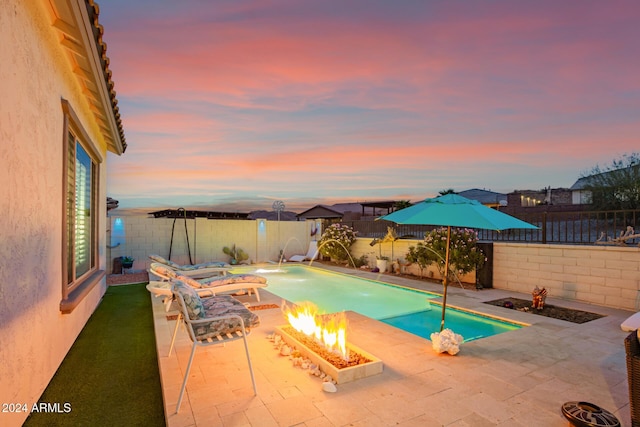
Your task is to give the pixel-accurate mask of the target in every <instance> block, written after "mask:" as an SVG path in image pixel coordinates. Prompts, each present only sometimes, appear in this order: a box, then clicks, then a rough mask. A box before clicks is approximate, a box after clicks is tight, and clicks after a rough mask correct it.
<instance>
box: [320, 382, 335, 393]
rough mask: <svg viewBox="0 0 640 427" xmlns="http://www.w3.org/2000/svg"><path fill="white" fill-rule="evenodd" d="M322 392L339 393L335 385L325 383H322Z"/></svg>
mask: <svg viewBox="0 0 640 427" xmlns="http://www.w3.org/2000/svg"><path fill="white" fill-rule="evenodd" d="M322 390H323V391H326V392H327V393H335V392H336V391H338V388H337V387H336V385H335V384H334V383H332V382H326V381H325V382H323V383H322Z"/></svg>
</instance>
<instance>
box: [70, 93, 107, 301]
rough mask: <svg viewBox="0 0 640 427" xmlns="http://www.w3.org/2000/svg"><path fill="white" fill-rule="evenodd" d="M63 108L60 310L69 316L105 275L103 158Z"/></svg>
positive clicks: (77, 123) (74, 116) (77, 122)
mask: <svg viewBox="0 0 640 427" xmlns="http://www.w3.org/2000/svg"><path fill="white" fill-rule="evenodd" d="M62 109H63V112H64V116H65V117H64V119H65V120H64V128H65V133H64V134H65V141H64V143H65V156H64V189H65V197H64V224H63V233H64V238H63V245H64V247H63V250H62V255H63V263H62V264H63V278H64V280H63V283H62V302H61V303H60V309H61V311H62V312H63V313H70V312H71V311H73V309H74V308H75V307H76V306H77V305H78V303H79V302H80V301H81V300H82V299H83V298H84V296H85V295H87V294H88V293H89V291H90V290H91V289H92V288H93V287H94V286H95V285H96V284H97V283H99V281H100V279H102V277H103V276H104V271H101V270H99V269H98V264H99V262H98V245H99V240H100V239H99V236H98V206H99V205H98V196H99V190H98V189H99V186H98V177H99V176H100V174H99V170H100V164H101V160H102V158H101V156H100V155H99V152H98V150H96V148H95V147H94V146H93V144H92V142H91V140H90V139H89V137H88V135H87V133H86V132H85V130H84V128H83V127H82V125H81V124H80V121H79V120H78V117H77V116H76V114H75V112H74V111H73V109H72V108H71V106H70V105H69V103H68V102H67V101H65V100H63V101H62Z"/></svg>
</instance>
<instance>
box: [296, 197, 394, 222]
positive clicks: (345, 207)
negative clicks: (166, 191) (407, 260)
mask: <svg viewBox="0 0 640 427" xmlns="http://www.w3.org/2000/svg"><path fill="white" fill-rule="evenodd" d="M396 203H397V202H396V201H395V200H386V201H378V202H362V203H359V202H355V203H336V204H333V205H330V206H329V205H315V206H314V207H312V208H310V209H307V210H306V211H304V212H302V213H299V214H298V218H299V219H301V220H302V219H325V220H329V221H330V222H331V221H333V222H335V221H341V220H342V221H357V220H359V219H371V218H374V217H378V216H380V215H385V214H388V213H391V212H393V210H394V208H395V206H396Z"/></svg>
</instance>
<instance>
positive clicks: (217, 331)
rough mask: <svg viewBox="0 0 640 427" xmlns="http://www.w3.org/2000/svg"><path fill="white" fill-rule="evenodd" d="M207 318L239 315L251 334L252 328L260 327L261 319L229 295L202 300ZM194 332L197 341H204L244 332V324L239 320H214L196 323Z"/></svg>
mask: <svg viewBox="0 0 640 427" xmlns="http://www.w3.org/2000/svg"><path fill="white" fill-rule="evenodd" d="M202 304H203V306H204V310H205V318H209V317H221V316H227V315H230V314H235V315H238V316H240V317H241V318H242V320H243V321H244V327H245V329H246V330H247V332H249V330H250V329H251V328H255V327H257V326H259V325H260V317H258V316H257V315H256V314H254V313H253V312H252V311H251V310H249V309H247V307H245V306H244V304H242V303H241V302H240V301H238V300H237V299H235V298H233V297H232V296H229V295H216V296H212V297H208V298H203V299H202ZM193 330H194V332H195V334H196V337H197V339H199V340H203V339H207V338H213V337H215V336H218V335H223V334H227V333H233V332H236V331H241V330H242V324H241V323H240V321H239V320H238V319H237V318H229V319H221V320H212V321H211V322H204V323H199V324H198V323H196V324H194V325H193Z"/></svg>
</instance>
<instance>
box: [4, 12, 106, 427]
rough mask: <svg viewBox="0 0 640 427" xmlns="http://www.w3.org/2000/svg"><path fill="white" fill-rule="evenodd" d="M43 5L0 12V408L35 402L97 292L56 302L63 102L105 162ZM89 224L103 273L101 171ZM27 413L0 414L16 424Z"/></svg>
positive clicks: (94, 127) (103, 182)
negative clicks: (69, 306)
mask: <svg viewBox="0 0 640 427" xmlns="http://www.w3.org/2000/svg"><path fill="white" fill-rule="evenodd" d="M47 7H48V6H47V2H32V1H22V0H4V1H3V2H2V5H1V6H0V40H2V43H0V99H2V102H0V141H1V144H0V162H1V165H2V167H0V182H2V187H3V188H2V197H1V198H0V203H1V205H2V212H3V214H2V216H0V235H1V236H2V243H1V244H0V259H1V260H2V261H1V264H0V337H1V338H0V340H1V341H0V382H1V386H0V402H4V403H26V404H28V405H29V406H30V405H31V404H33V403H35V402H37V401H38V399H39V397H40V396H41V394H42V392H43V391H44V389H45V388H46V386H47V384H48V383H49V381H50V380H51V378H52V377H53V375H54V373H55V372H56V370H57V368H58V366H59V365H60V363H61V362H62V360H63V358H64V356H65V355H66V353H67V351H68V350H69V348H70V347H71V345H72V344H73V342H74V340H75V339H76V337H77V336H78V334H79V333H80V331H81V330H82V327H83V326H84V324H85V323H86V321H87V320H88V318H89V317H90V315H91V314H92V312H93V311H94V309H95V307H96V306H97V304H98V303H99V301H100V298H101V296H102V295H103V294H104V292H105V289H106V285H105V281H104V280H103V281H102V283H101V284H100V285H99V286H97V287H95V288H93V289H92V290H91V292H90V293H89V295H87V297H85V299H84V300H83V301H82V302H81V303H80V305H79V306H78V307H77V308H76V309H75V310H74V311H73V312H72V313H70V314H62V313H61V312H60V308H59V307H60V301H61V298H62V290H61V289H62V281H63V278H62V255H61V252H62V246H63V243H62V225H63V188H62V187H63V178H62V176H63V172H62V171H63V148H64V146H63V138H64V135H63V111H62V106H61V99H62V98H64V99H67V100H68V101H69V103H70V104H71V105H72V107H73V108H74V110H75V111H76V113H77V115H78V116H79V118H80V120H81V122H82V124H83V126H84V127H85V129H86V131H87V132H88V134H89V136H90V137H91V138H92V139H93V140H94V142H95V143H96V144H99V147H100V150H101V153H102V155H103V157H104V158H106V145H105V144H104V143H102V142H101V136H100V134H99V130H98V127H97V125H96V124H95V122H94V120H93V116H92V113H91V112H90V111H89V106H88V104H87V102H86V99H85V98H84V96H83V94H82V92H81V89H80V87H79V86H78V81H77V79H76V77H75V76H74V75H73V73H72V71H71V68H70V64H69V62H68V60H67V57H66V56H65V52H64V51H63V50H62V48H61V46H60V43H59V39H58V35H57V33H56V32H55V30H54V29H53V28H52V26H51V15H50V12H49V10H48V9H47ZM101 171H102V174H101V176H100V183H101V185H100V187H99V202H100V203H99V205H100V209H99V212H98V214H97V215H98V218H99V220H100V226H99V227H100V233H99V234H100V236H101V237H100V248H101V249H100V260H99V263H100V266H101V267H104V264H105V257H104V250H105V241H104V233H105V222H106V221H105V218H106V179H105V173H106V165H105V164H103V165H102V167H101ZM27 415H28V414H26V413H17V414H7V413H2V414H0V424H2V425H20V424H21V423H22V421H24V419H25V418H26V417H27Z"/></svg>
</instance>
